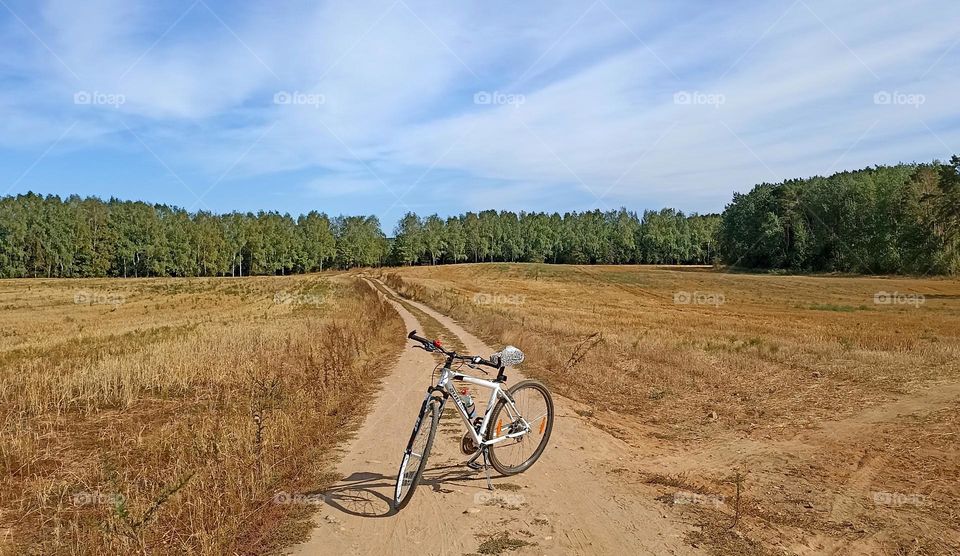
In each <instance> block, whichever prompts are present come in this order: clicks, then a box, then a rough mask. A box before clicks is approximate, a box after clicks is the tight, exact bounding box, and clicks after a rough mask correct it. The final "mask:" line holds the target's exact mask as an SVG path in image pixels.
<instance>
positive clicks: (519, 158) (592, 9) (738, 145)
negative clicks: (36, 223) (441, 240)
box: [0, 0, 960, 226]
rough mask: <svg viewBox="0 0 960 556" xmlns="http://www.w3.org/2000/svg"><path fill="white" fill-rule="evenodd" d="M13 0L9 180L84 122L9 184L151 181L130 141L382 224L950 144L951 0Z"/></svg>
mask: <svg viewBox="0 0 960 556" xmlns="http://www.w3.org/2000/svg"><path fill="white" fill-rule="evenodd" d="M5 2H6V3H7V6H8V7H9V11H6V10H0V28H2V29H3V31H4V32H3V35H2V38H0V48H2V49H3V51H4V53H5V54H6V56H4V60H5V62H4V64H3V65H2V66H0V106H2V107H3V109H4V112H5V114H6V117H5V118H4V119H3V121H2V123H0V179H6V180H7V184H6V185H9V184H10V183H12V182H14V180H16V179H18V176H20V174H21V173H22V172H23V169H24V168H26V167H28V166H29V164H30V163H31V161H33V160H36V159H37V157H38V156H39V155H40V154H41V153H43V152H44V150H45V149H47V148H49V145H50V144H53V143H54V141H56V140H58V138H60V136H61V134H62V132H63V130H64V129H65V128H66V127H67V126H70V125H71V123H73V124H72V125H73V126H74V127H72V128H71V132H70V133H69V135H68V136H66V137H63V138H62V140H60V141H59V142H58V143H57V147H56V148H55V149H52V150H51V151H50V152H48V153H47V154H46V155H45V156H44V157H43V159H42V163H41V164H43V165H49V167H50V168H51V170H50V171H48V172H40V171H33V172H31V173H29V174H28V175H27V176H26V177H24V178H22V179H21V180H20V181H18V182H17V183H16V184H15V187H14V188H13V190H14V191H21V190H26V189H34V190H40V191H49V192H59V193H66V192H70V191H71V190H72V189H71V180H83V181H85V182H92V181H96V180H97V179H98V178H101V177H102V176H106V175H110V176H114V175H116V174H115V173H98V172H104V171H103V170H102V169H103V168H106V167H109V166H117V165H119V166H122V165H129V166H130V171H129V172H123V173H122V174H123V175H124V176H125V179H128V180H133V181H136V180H138V179H140V180H141V181H142V182H143V183H155V182H156V180H154V179H153V178H154V176H152V175H149V172H150V170H149V168H151V167H152V168H153V169H154V170H157V171H161V170H162V169H158V166H157V165H156V164H155V163H154V164H152V166H151V165H137V164H134V163H131V162H130V157H131V156H144V157H150V158H151V159H152V158H154V157H159V158H161V159H162V160H163V161H164V165H165V166H166V167H168V168H171V169H176V172H177V174H178V175H182V176H184V181H185V182H188V184H189V186H190V188H191V189H193V190H196V191H205V190H207V188H208V187H209V186H210V184H211V183H217V186H216V187H215V188H214V189H211V190H210V191H209V193H208V194H206V195H205V196H204V202H205V203H206V204H208V205H209V206H211V207H213V208H215V209H216V210H231V209H233V208H241V205H242V207H249V206H251V204H253V205H255V204H256V201H257V198H255V199H253V200H251V199H250V198H249V197H247V198H245V201H244V202H243V203H242V204H240V203H238V202H237V197H236V195H233V194H231V184H232V183H234V184H237V185H238V187H239V186H240V185H242V186H243V187H244V188H245V189H244V191H245V192H246V195H248V196H249V195H254V196H257V195H258V191H257V188H256V187H255V186H254V185H251V184H256V183H262V184H264V185H263V191H262V197H259V199H260V200H261V201H262V203H261V204H262V206H263V208H265V209H279V210H285V211H291V212H301V211H304V210H309V209H312V208H318V209H321V210H323V209H327V210H346V211H348V212H367V211H369V210H380V211H382V214H381V216H382V217H383V219H384V220H385V221H386V222H385V224H386V225H387V226H390V225H392V220H393V219H395V218H396V217H397V216H398V215H399V214H398V213H399V212H400V211H402V210H406V209H408V208H415V209H416V210H420V211H423V212H432V211H439V212H441V213H450V212H457V211H461V210H466V209H481V208H489V207H494V208H500V207H503V208H507V207H509V208H516V209H519V208H527V209H535V210H536V209H546V210H561V211H562V210H564V209H583V208H588V207H600V208H603V207H607V206H610V207H615V206H619V205H627V206H629V207H631V208H637V209H640V208H645V207H658V206H662V205H673V206H677V207H679V208H681V209H685V210H698V211H709V210H720V209H722V207H723V204H724V203H725V202H726V201H727V200H728V199H729V197H730V194H731V192H732V191H734V190H743V189H746V188H748V187H750V186H751V185H752V184H753V183H756V182H760V181H765V180H771V179H774V176H782V177H794V176H802V175H811V174H819V173H825V172H828V171H833V170H839V169H843V168H853V167H861V166H865V165H870V164H876V163H894V162H898V161H909V160H929V159H931V158H934V157H940V158H944V157H946V156H948V155H949V154H950V151H951V150H952V149H957V150H960V128H958V122H960V108H958V107H957V104H956V102H955V91H956V90H957V88H958V85H960V77H958V76H960V72H958V71H957V70H958V69H960V67H958V66H960V61H958V60H960V59H958V57H957V56H956V48H954V47H956V29H957V26H958V23H960V16H958V15H956V11H955V10H954V7H953V5H952V4H951V3H949V2H946V1H940V2H937V1H930V2H924V3H922V4H917V3H914V2H905V1H904V2H893V3H886V4H884V5H883V6H877V5H875V4H874V3H871V2H866V1H864V0H857V1H852V2H845V3H835V2H826V1H806V0H791V1H787V0H784V1H781V2H774V3H767V4H764V5H762V6H760V7H758V6H756V5H755V4H753V3H750V4H748V3H745V2H743V3H742V2H734V3H724V4H723V5H717V6H709V7H707V8H704V7H703V5H702V3H694V2H689V3H687V2H680V3H672V4H660V3H658V4H655V5H652V6H643V5H640V4H637V3H635V2H613V1H606V0H605V1H603V2H600V1H598V2H594V3H591V2H589V1H588V2H576V3H573V2H571V3H556V2H525V3H519V4H517V5H512V6H511V7H510V8H509V9H505V8H504V7H503V6H499V5H492V4H490V3H487V2H476V3H467V4H464V3H449V2H439V1H435V2H416V1H412V0H403V1H400V0H378V1H371V2H363V3H334V2H328V3H315V2H293V3H284V4H283V5H282V6H280V5H262V4H257V3H241V4H237V3H225V2H220V1H213V0H183V1H179V2H171V3H163V4H162V5H157V4H155V3H146V2H130V1H120V0H97V1H95V2H85V3H76V2H68V1H66V0H58V1H48V2H45V3H42V4H40V5H37V4H35V3H33V2H26V1H18V2H11V1H9V0H5ZM4 12H6V13H4ZM951 51H953V53H951ZM78 92H81V93H87V94H88V95H92V96H91V99H92V100H91V101H90V102H87V103H83V102H78V101H77V99H76V95H77V93H78ZM96 95H99V96H96ZM111 95H112V96H111ZM110 99H113V102H109V100H110ZM81 100H82V99H81ZM128 129H129V130H133V131H134V132H135V133H136V135H137V137H140V138H141V139H142V140H143V142H145V143H146V144H149V145H151V148H152V150H153V153H152V154H144V153H143V152H142V149H139V150H138V149H137V148H136V147H137V145H132V144H131V141H130V133H129V132H128ZM267 131H269V133H267ZM68 152H69V153H72V155H73V156H71V157H66V156H65V154H64V153H68ZM77 153H83V154H84V156H86V157H88V158H89V160H95V161H96V162H97V164H84V165H82V168H77V167H76V166H75V165H73V166H70V164H71V163H72V161H74V160H75V156H76V154H77ZM98 169H100V170H98ZM58 174H59V175H58ZM54 177H56V178H58V179H56V180H54V179H53V178H54ZM193 182H196V183H193ZM116 189H117V188H116V187H110V188H109V190H110V191H111V193H112V192H115V191H116ZM408 191H409V193H405V192H408ZM392 192H397V193H396V194H394V193H392ZM182 193H183V191H176V190H169V189H164V190H156V191H150V190H146V191H145V190H143V189H138V188H136V187H134V186H133V185H131V186H130V194H129V196H130V197H146V198H148V199H149V200H152V201H164V202H174V203H178V204H182V205H184V206H190V205H191V204H192V203H193V202H194V201H195V199H194V198H193V197H192V196H190V195H189V194H186V195H183V194H182ZM400 193H404V195H403V202H402V203H398V202H397V197H399V196H400ZM370 207H374V208H373V209H371V208H370Z"/></svg>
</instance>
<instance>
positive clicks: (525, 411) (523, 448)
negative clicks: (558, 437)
mask: <svg viewBox="0 0 960 556" xmlns="http://www.w3.org/2000/svg"><path fill="white" fill-rule="evenodd" d="M507 394H508V395H509V396H510V399H512V400H513V403H514V405H515V406H516V408H517V411H519V412H520V415H519V416H518V415H515V414H514V413H513V410H512V409H511V408H510V407H509V406H508V405H507V404H506V403H504V401H503V400H502V399H500V400H498V401H497V405H496V407H494V408H493V413H492V415H491V420H490V423H491V426H492V427H493V429H492V430H491V431H490V432H489V434H488V437H490V438H496V437H498V436H503V435H506V434H509V433H512V432H518V431H521V430H523V429H524V428H526V427H527V426H528V427H529V429H530V430H529V431H527V433H526V434H523V435H521V436H518V437H516V438H510V439H507V440H503V441H500V442H497V443H496V444H492V445H491V446H490V463H491V465H493V468H494V469H496V470H497V472H499V473H501V474H503V475H515V474H517V473H522V472H523V471H526V470H527V469H528V468H529V467H530V466H531V465H533V464H534V462H536V461H537V458H539V457H540V454H542V453H543V450H544V448H546V447H547V441H548V440H550V433H551V432H553V398H552V397H551V396H550V391H549V390H547V387H546V386H544V385H543V384H542V383H540V382H538V381H536V380H524V381H522V382H518V383H517V384H516V385H514V386H513V388H510V389H509V390H507ZM524 422H526V425H524Z"/></svg>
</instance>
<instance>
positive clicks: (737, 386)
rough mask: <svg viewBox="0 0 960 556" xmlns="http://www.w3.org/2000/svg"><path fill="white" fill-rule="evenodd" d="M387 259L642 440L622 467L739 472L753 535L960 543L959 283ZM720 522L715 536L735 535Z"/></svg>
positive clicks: (815, 545)
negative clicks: (405, 264) (416, 263)
mask: <svg viewBox="0 0 960 556" xmlns="http://www.w3.org/2000/svg"><path fill="white" fill-rule="evenodd" d="M384 276H385V278H386V279H387V282H388V283H389V284H391V285H392V286H393V287H395V288H396V289H398V290H399V291H400V292H401V293H402V294H404V295H407V296H410V297H412V298H414V299H417V300H421V301H424V302H426V303H428V304H431V305H433V306H434V307H436V308H437V309H439V310H440V311H441V312H443V313H446V314H447V315H450V316H452V317H454V318H456V319H458V320H460V321H461V322H463V323H464V324H465V325H466V326H467V327H469V328H472V329H473V330H474V331H476V332H477V333H479V334H481V335H483V336H485V337H486V338H487V339H488V340H490V341H491V342H493V343H513V344H516V345H518V346H520V347H521V348H522V349H523V350H524V351H525V352H526V353H527V357H528V358H527V363H525V364H524V365H525V369H526V372H527V373H528V374H533V375H535V376H537V377H538V378H541V379H543V380H545V381H547V382H548V383H549V384H550V385H551V386H552V387H553V388H555V389H556V390H557V391H558V392H560V393H562V394H564V395H566V396H568V397H571V398H573V399H575V400H578V401H579V402H581V403H582V404H583V409H582V414H583V415H584V416H585V417H587V418H589V419H590V420H592V421H593V422H594V423H595V424H596V425H597V426H600V427H603V428H605V429H606V430H608V431H610V432H611V433H612V434H615V435H617V436H619V437H621V438H623V439H625V440H627V441H628V442H630V443H631V444H632V445H633V446H634V447H635V448H636V449H637V451H638V453H637V458H636V459H635V460H633V461H628V462H625V463H624V464H623V465H622V468H620V469H618V470H617V473H619V474H621V475H622V476H623V478H624V480H634V481H646V482H649V483H653V484H660V485H664V486H670V487H674V490H676V488H675V487H677V486H682V487H684V488H687V489H689V490H690V491H692V492H697V493H702V494H703V495H704V496H724V497H726V499H727V500H731V499H733V497H734V496H735V486H734V482H735V481H732V480H731V477H732V476H735V473H736V472H741V473H744V474H746V479H745V480H744V481H742V486H743V488H744V489H743V492H742V494H743V498H742V499H743V504H742V512H741V513H742V514H743V516H742V520H743V522H742V527H743V528H744V530H745V531H746V534H747V536H748V540H749V541H750V542H751V543H756V545H755V547H756V549H757V550H758V551H759V550H770V551H773V552H778V551H780V550H786V551H788V552H799V553H803V552H811V553H818V552H823V551H833V550H841V549H843V550H847V551H853V552H852V553H859V552H866V551H869V552H881V553H903V554H913V553H919V554H924V553H956V552H957V551H960V532H958V531H960V511H958V509H957V508H958V507H960V442H958V434H960V413H958V409H960V403H958V399H960V358H958V356H960V281H957V280H950V279H939V278H937V279H927V278H921V279H913V278H886V277H857V278H854V277H833V276H809V277H805V276H774V275H749V274H726V273H720V272H715V271H712V270H709V269H705V268H697V269H690V268H677V267H672V268H670V267H624V266H617V267H594V266H591V267H584V266H553V265H534V264H517V265H510V264H484V265H454V266H441V267H411V268H403V269H391V270H388V271H384ZM690 511H691V512H693V513H695V514H696V515H697V516H698V518H699V519H705V520H707V521H708V522H709V521H711V520H713V521H717V520H719V519H720V516H719V510H716V511H713V510H711V508H710V505H709V504H707V505H705V504H692V505H690ZM723 531H724V529H721V528H718V529H716V530H715V532H716V535H715V538H712V539H710V538H708V539H706V540H707V541H709V543H711V546H713V547H714V549H715V550H716V551H719V552H724V550H727V549H729V551H730V552H736V550H734V549H732V548H730V547H731V546H734V544H735V543H734V544H731V542H732V541H731V540H730V538H729V535H728V534H727V533H725V532H723ZM707 536H709V535H707ZM737 542H740V543H742V542H744V541H743V539H739V540H738V541H737ZM737 546H741V547H742V544H741V545H737ZM751 546H754V545H751ZM725 547H726V548H725Z"/></svg>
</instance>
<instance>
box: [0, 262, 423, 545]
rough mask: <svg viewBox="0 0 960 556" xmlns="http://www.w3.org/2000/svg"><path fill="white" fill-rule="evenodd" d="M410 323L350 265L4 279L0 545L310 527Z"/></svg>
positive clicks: (244, 539) (183, 539) (261, 540)
mask: <svg viewBox="0 0 960 556" xmlns="http://www.w3.org/2000/svg"><path fill="white" fill-rule="evenodd" d="M403 332H404V331H403V325H402V322H401V321H400V319H399V317H398V316H397V314H396V313H395V312H394V311H393V310H392V308H390V307H389V305H387V304H386V303H384V302H382V301H380V300H379V299H378V297H377V295H376V293H375V292H374V291H373V290H372V289H370V288H369V287H368V286H367V285H365V284H364V283H362V282H361V281H359V280H357V279H356V278H354V277H350V276H345V275H335V274H322V275H310V276H297V277H276V278H272V277H264V278H243V279H140V280H136V279H129V280H4V281H0V465H2V467H3V473H2V482H0V553H11V554H13V553H16V554H24V553H26V554H31V553H33V554H53V553H64V554H68V553H73V554H120V553H147V552H149V553H151V554H164V553H195V554H218V555H219V554H231V553H242V554H248V553H264V552H269V551H272V550H274V549H276V548H277V547H278V546H281V545H283V544H285V543H287V542H289V541H291V540H293V539H296V538H300V537H301V536H302V535H303V533H304V531H305V528H306V527H307V521H306V520H305V519H304V518H305V517H306V516H307V515H309V513H310V512H311V509H312V508H313V505H312V504H311V503H310V501H309V500H299V499H293V498H292V497H289V498H290V500H287V499H286V498H285V499H283V500H280V501H279V502H292V503H278V500H277V496H278V495H277V493H281V494H282V493H283V492H297V493H300V492H312V491H317V490H320V489H322V488H324V487H325V486H327V485H328V484H329V483H330V481H331V478H330V477H329V476H328V473H329V471H328V469H329V466H328V464H329V463H330V461H331V459H332V458H333V454H332V452H331V449H332V448H333V447H334V446H335V445H336V443H337V442H339V441H342V440H343V439H344V438H345V437H346V436H347V435H348V434H349V431H350V429H351V427H352V426H355V425H356V424H357V423H358V421H359V418H360V416H362V414H363V412H364V410H365V406H364V403H363V399H364V398H363V397H362V396H361V394H363V393H364V392H363V389H364V387H365V386H364V382H362V381H361V380H359V379H369V380H372V381H373V382H374V383H375V380H374V379H376V378H377V377H378V376H380V375H381V374H382V373H383V372H384V371H385V370H386V369H389V367H390V365H389V361H390V360H391V359H392V358H393V357H394V356H395V355H396V353H397V352H398V351H399V349H400V346H401V345H402V342H403ZM299 502H304V503H299Z"/></svg>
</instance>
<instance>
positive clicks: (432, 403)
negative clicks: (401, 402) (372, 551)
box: [393, 399, 440, 511]
mask: <svg viewBox="0 0 960 556" xmlns="http://www.w3.org/2000/svg"><path fill="white" fill-rule="evenodd" d="M439 421H440V403H439V402H438V401H437V400H436V399H430V400H427V402H426V403H425V404H424V406H423V409H421V411H420V415H419V416H418V417H417V422H416V423H415V424H414V426H413V433H412V434H411V435H410V441H409V442H408V443H407V449H406V450H405V451H404V453H403V459H401V460H400V470H399V471H398V472H397V482H396V486H395V488H394V491H393V506H394V509H395V510H397V511H400V510H402V509H403V508H404V506H406V505H407V504H408V503H409V502H410V499H411V498H413V493H414V491H416V490H417V485H419V484H420V479H421V477H422V476H423V470H424V469H425V468H426V466H427V458H428V457H430V450H431V449H432V448H433V439H434V438H435V437H436V435H437V427H438V423H439ZM425 425H426V426H427V427H429V428H428V429H427V430H426V431H424V429H423V427H424V426H425ZM421 432H425V433H426V442H425V444H424V447H423V453H422V454H421V455H420V457H419V460H420V461H419V462H415V464H416V466H417V467H416V470H414V473H413V475H412V476H411V478H410V482H409V484H408V485H406V486H407V488H406V490H404V488H403V487H404V486H405V484H406V483H405V482H404V477H405V475H406V472H407V471H408V469H407V467H408V466H409V465H410V464H411V459H412V458H411V456H415V452H413V450H414V448H415V447H416V444H417V438H418V434H419V433H421Z"/></svg>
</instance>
